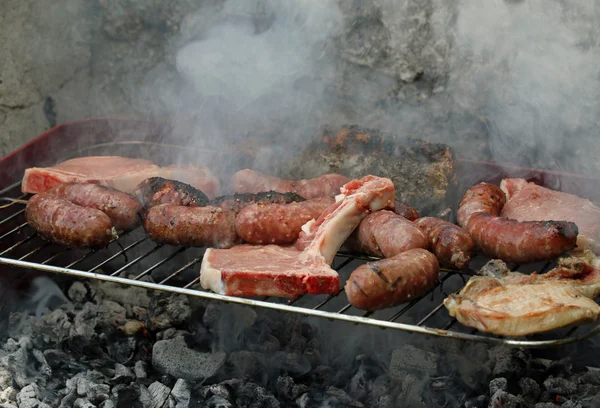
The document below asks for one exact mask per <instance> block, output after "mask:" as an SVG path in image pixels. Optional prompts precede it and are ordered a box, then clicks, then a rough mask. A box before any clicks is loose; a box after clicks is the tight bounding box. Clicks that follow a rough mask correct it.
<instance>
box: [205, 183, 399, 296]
mask: <svg viewBox="0 0 600 408" xmlns="http://www.w3.org/2000/svg"><path fill="white" fill-rule="evenodd" d="M393 200H394V185H393V184H392V182H391V180H389V179H384V178H379V177H374V176H366V177H363V178H362V179H360V180H352V181H350V182H349V183H347V184H345V185H344V186H343V187H342V189H341V197H340V201H338V202H337V203H336V204H335V205H332V206H330V207H329V208H328V209H327V211H326V212H328V213H327V215H326V216H325V217H324V221H323V222H322V223H320V224H319V225H318V227H316V228H314V230H309V231H308V234H309V235H310V236H311V242H310V244H309V245H308V246H307V247H306V249H305V250H303V251H298V250H296V249H295V248H293V247H281V246H276V245H266V246H250V245H240V246H237V247H233V248H231V249H212V248H209V249H207V250H206V253H205V255H204V259H203V260H202V265H201V267H200V283H201V285H202V287H203V288H204V289H209V290H212V291H213V292H217V293H221V294H226V295H232V296H258V295H260V296H279V297H295V296H298V295H300V294H304V293H311V294H322V293H337V292H338V291H339V289H340V288H339V276H338V274H337V272H336V271H335V270H333V269H332V268H331V266H330V265H331V262H333V258H334V257H335V254H336V253H337V251H338V250H339V248H340V247H341V246H342V244H343V243H344V241H345V240H346V239H347V238H348V236H350V234H351V233H352V231H353V230H354V229H355V228H356V227H357V226H358V224H359V223H360V221H361V220H362V219H363V218H364V217H365V216H366V215H367V214H368V213H370V212H373V211H378V210H381V209H383V208H391V207H392V206H393ZM333 207H335V209H333ZM330 210H331V211H330Z"/></svg>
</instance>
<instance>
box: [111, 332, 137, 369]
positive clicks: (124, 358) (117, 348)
mask: <svg viewBox="0 0 600 408" xmlns="http://www.w3.org/2000/svg"><path fill="white" fill-rule="evenodd" d="M135 349H136V340H135V339H134V338H133V337H121V338H113V339H112V340H111V341H110V342H109V344H108V347H107V351H108V355H109V356H110V358H111V359H113V360H114V361H116V362H118V363H121V364H126V363H128V362H129V361H131V359H132V358H133V356H134V353H135Z"/></svg>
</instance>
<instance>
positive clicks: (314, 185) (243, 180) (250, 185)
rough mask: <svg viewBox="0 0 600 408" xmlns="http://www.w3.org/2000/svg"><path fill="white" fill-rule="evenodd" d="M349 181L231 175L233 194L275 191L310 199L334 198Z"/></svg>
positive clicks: (250, 173) (339, 177)
mask: <svg viewBox="0 0 600 408" xmlns="http://www.w3.org/2000/svg"><path fill="white" fill-rule="evenodd" d="M349 181H350V179H349V178H348V177H346V176H343V175H341V174H325V175H323V176H320V177H316V178H313V179H309V180H285V179H280V178H277V177H274V176H270V175H267V174H263V173H261V172H258V171H255V170H250V169H244V170H240V171H238V172H237V173H235V174H234V175H233V178H232V183H231V186H232V189H233V191H234V192H235V193H260V192H264V191H277V192H280V193H297V194H299V195H300V196H302V197H304V198H306V199H310V198H319V197H334V196H336V195H338V194H340V188H341V187H342V186H343V185H344V184H346V183H347V182H349Z"/></svg>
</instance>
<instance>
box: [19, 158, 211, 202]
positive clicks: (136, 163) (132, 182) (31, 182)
mask: <svg viewBox="0 0 600 408" xmlns="http://www.w3.org/2000/svg"><path fill="white" fill-rule="evenodd" d="M150 177H162V178H165V179H170V180H176V181H180V182H183V183H187V184H190V185H192V186H193V187H195V188H197V189H199V190H201V191H202V192H203V193H204V194H206V195H207V196H208V198H213V197H215V196H217V195H219V194H220V183H219V180H218V179H217V178H215V177H214V175H213V174H212V173H211V172H210V170H209V169H207V168H206V167H204V166H167V167H159V166H157V165H156V164H154V163H152V162H151V161H149V160H144V159H131V158H127V157H119V156H89V157H79V158H76V159H71V160H67V161H65V162H62V163H59V164H57V165H56V166H52V167H34V168H29V169H27V170H25V175H24V177H23V182H22V184H21V190H22V191H23V192H24V193H31V194H38V193H43V192H44V191H46V190H49V189H50V188H52V187H54V186H56V185H57V184H60V183H66V182H77V183H95V184H101V185H104V186H108V187H113V188H116V189H117V190H121V191H124V192H126V193H129V194H132V193H133V192H134V191H135V189H136V187H137V185H138V184H139V183H141V182H142V181H144V180H146V179H147V178H150Z"/></svg>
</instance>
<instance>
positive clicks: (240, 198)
mask: <svg viewBox="0 0 600 408" xmlns="http://www.w3.org/2000/svg"><path fill="white" fill-rule="evenodd" d="M301 201H306V199H305V198H304V197H302V196H300V195H298V194H296V193H278V192H276V191H265V192H262V193H241V194H229V195H224V196H220V197H217V198H215V199H212V200H210V202H209V203H208V205H212V206H215V207H220V208H222V209H224V210H228V211H233V212H235V213H239V212H240V211H241V210H242V209H243V208H245V207H247V206H249V205H252V204H259V203H260V204H289V203H297V202H301Z"/></svg>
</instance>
